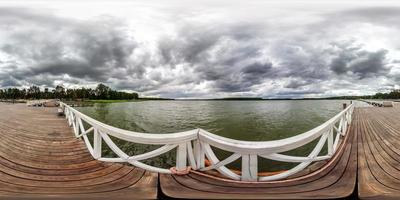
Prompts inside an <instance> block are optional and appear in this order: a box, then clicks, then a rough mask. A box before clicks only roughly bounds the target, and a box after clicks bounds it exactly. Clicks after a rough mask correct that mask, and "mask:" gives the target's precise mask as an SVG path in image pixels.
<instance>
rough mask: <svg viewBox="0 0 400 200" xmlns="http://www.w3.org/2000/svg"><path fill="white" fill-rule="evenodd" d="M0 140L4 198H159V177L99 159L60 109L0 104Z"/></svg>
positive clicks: (0, 183)
mask: <svg viewBox="0 0 400 200" xmlns="http://www.w3.org/2000/svg"><path fill="white" fill-rule="evenodd" d="M0 137H1V140H0V199H56V198H59V199H156V198H157V177H158V175H157V174H155V173H149V172H146V171H145V170H142V169H138V168H135V167H132V166H128V165H123V164H116V163H113V164H110V163H104V162H100V161H97V160H94V159H93V158H92V157H91V155H90V153H89V152H88V150H87V148H86V146H85V144H84V141H83V140H81V139H75V137H74V134H73V132H72V129H71V128H70V127H69V126H68V125H67V123H66V121H65V118H63V117H58V116H57V109H56V108H43V107H40V108H33V107H27V106H26V105H23V104H15V105H12V104H4V103H0ZM96 148H98V147H96ZM97 150H99V149H96V151H97Z"/></svg>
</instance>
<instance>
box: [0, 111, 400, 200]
mask: <svg viewBox="0 0 400 200" xmlns="http://www.w3.org/2000/svg"><path fill="white" fill-rule="evenodd" d="M64 109H65V108H64ZM66 114H67V119H68V120H66V119H65V118H64V117H60V116H57V108H46V107H27V106H26V105H24V104H6V103H0V136H1V140H0V199H157V198H162V199H169V198H171V199H345V198H359V199H400V140H399V137H400V123H399V122H400V106H398V105H397V104H396V103H395V104H394V106H393V107H356V108H354V111H353V110H352V109H347V110H346V111H344V112H342V114H339V115H338V116H336V117H335V118H333V119H331V120H330V121H328V122H327V123H326V124H327V126H325V125H321V127H320V128H318V127H317V128H316V129H315V130H314V129H313V130H312V131H310V132H307V133H304V134H302V136H300V137H297V138H290V139H288V140H282V141H281V143H285V142H287V144H288V145H286V146H283V147H282V148H286V149H287V148H289V147H290V148H295V147H296V146H295V145H293V143H295V144H298V143H299V141H300V142H303V143H306V142H308V140H310V141H311V139H313V140H314V137H316V139H317V141H318V140H319V142H318V144H317V145H316V147H315V149H314V151H315V152H316V153H314V154H313V153H311V154H310V155H309V156H308V157H307V156H306V157H293V156H285V155H283V154H281V153H279V152H283V151H279V149H278V150H276V149H277V148H275V149H271V145H277V147H280V148H281V146H282V145H281V144H279V145H278V144H276V143H268V142H267V143H255V144H257V145H259V146H258V147H254V148H255V149H257V151H259V152H258V154H255V155H256V157H257V156H265V157H268V158H271V159H276V160H285V161H288V162H298V163H300V164H299V166H300V167H299V166H298V167H297V168H294V169H291V170H289V171H288V172H284V173H282V174H280V175H272V176H264V175H261V174H260V173H259V174H254V172H255V173H257V167H255V166H254V163H257V162H256V160H254V159H253V158H252V154H251V151H247V152H250V155H247V157H246V151H244V152H242V151H243V149H239V150H240V152H242V154H240V155H236V154H235V153H233V154H232V156H230V157H229V158H228V159H225V160H221V161H219V160H218V159H216V158H215V157H214V156H215V155H213V152H212V151H210V149H209V148H210V147H209V146H208V145H220V144H219V143H218V141H220V140H223V142H221V144H223V145H224V146H222V147H225V148H227V149H232V151H236V149H235V148H233V147H231V146H229V144H230V143H229V142H236V144H237V145H238V148H252V147H251V146H246V145H247V143H244V142H242V143H241V142H237V141H231V140H225V139H222V138H220V137H217V136H214V135H212V134H211V133H208V132H206V131H204V130H194V131H188V132H183V133H179V134H175V135H174V134H173V135H172V136H168V137H169V138H166V140H162V141H160V139H159V138H158V137H159V136H158V135H152V134H149V135H146V136H142V135H140V134H138V133H134V132H132V133H130V132H129V134H128V132H126V131H123V130H120V129H116V128H113V127H109V126H107V125H104V124H101V123H98V122H96V121H95V120H92V119H90V118H88V117H87V116H84V115H82V114H81V113H79V112H76V111H74V109H72V108H70V109H69V110H68V111H66ZM67 121H68V123H69V124H70V125H71V126H72V127H70V126H68V123H67ZM82 121H85V122H82ZM348 122H351V124H349V126H348V127H347V125H346V124H347V123H348ZM83 123H88V124H86V126H83V125H82V124H83ZM88 125H92V127H91V128H88V127H89V126H88ZM90 132H92V136H93V137H94V139H93V142H92V143H93V145H91V144H90V142H89V140H88V135H89V133H90ZM335 132H336V134H334V133H335ZM93 134H98V136H96V135H93ZM108 134H110V135H111V136H114V137H121V138H124V139H126V140H128V141H135V142H140V143H150V142H151V141H152V139H154V138H155V139H154V142H152V143H155V144H158V145H159V144H164V143H165V146H162V147H161V148H160V149H157V150H154V151H151V152H148V153H144V154H141V155H135V156H128V155H126V154H125V153H124V152H122V151H121V150H120V149H119V148H118V147H117V146H116V145H115V144H114V143H112V141H111V140H108V139H109V138H108ZM130 134H133V136H132V137H139V136H141V138H133V139H132V138H130V137H131V135H130ZM315 134H319V136H318V137H317V136H314V135H315ZM163 137H164V136H163ZM165 137H167V136H165ZM77 138H78V139H77ZM79 138H83V139H79ZM182 138H183V139H182ZM318 138H321V139H318ZM335 138H336V139H335ZM102 140H104V141H103V142H105V143H107V145H109V146H110V148H111V149H113V151H115V152H116V153H117V154H119V157H118V158H103V157H102V156H101V143H102ZM293 141H294V142H293ZM96 142H97V143H96ZM161 142H164V143H161ZM177 142H180V143H177ZM182 142H184V143H182ZM206 142H209V143H206ZM189 143H190V144H189ZM198 143H201V144H202V146H205V147H206V148H204V149H203V150H202V149H200V150H199V145H198ZM191 144H193V145H194V146H193V148H192V146H191ZM263 145H265V146H263ZM298 145H300V144H298ZM298 145H297V146H298ZM323 145H327V146H328V147H329V148H328V149H329V150H328V154H327V155H322V156H321V155H319V154H320V153H319V152H320V150H321V148H322V146H323ZM207 146H208V147H207ZM218 147H220V146H218ZM320 147H321V148H320ZM172 148H177V158H176V159H177V166H175V167H176V168H175V169H174V170H171V171H178V172H182V171H181V169H183V168H186V166H192V170H191V171H190V172H189V173H188V174H184V175H177V174H174V173H171V171H170V170H169V169H161V168H156V167H152V166H148V165H145V164H144V163H141V162H140V160H142V159H145V158H151V157H154V156H157V155H160V154H161V153H164V152H167V151H169V150H171V149H172ZM239 150H238V151H239ZM253 150H254V149H253ZM99 151H100V152H99ZM254 151H255V150H254ZM262 151H264V152H269V154H265V153H260V152H262ZM190 152H192V153H193V154H191V153H190ZM275 152H276V153H275ZM202 153H203V154H202ZM201 155H202V156H201ZM205 155H206V156H207V157H209V159H210V158H211V160H210V161H209V162H211V165H210V166H202V165H204V162H205V160H204V158H205ZM237 158H241V159H242V166H243V168H242V173H241V174H236V175H235V174H232V173H230V172H232V171H229V169H228V168H224V164H226V163H229V161H233V160H235V159H237ZM179 159H180V160H179ZM246 159H247V162H248V164H249V165H247V164H246V163H245V164H243V162H244V161H245V160H246ZM252 159H253V160H252ZM120 162H126V163H127V164H121V163H120ZM310 163H313V164H314V165H313V164H311V165H310ZM298 169H301V170H298ZM245 170H248V171H247V172H245ZM253 170H255V171H253ZM150 171H153V172H150ZM154 171H156V172H159V173H155V172H154ZM210 172H211V173H210ZM216 173H220V175H218V176H215V174H216ZM244 173H247V174H244ZM213 174H214V175H213ZM224 174H226V175H227V176H223V175H224Z"/></svg>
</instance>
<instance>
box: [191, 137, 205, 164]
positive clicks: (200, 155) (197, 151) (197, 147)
mask: <svg viewBox="0 0 400 200" xmlns="http://www.w3.org/2000/svg"><path fill="white" fill-rule="evenodd" d="M193 151H194V158H195V159H196V165H197V168H199V169H201V168H204V151H202V149H201V144H200V140H199V139H197V140H195V141H194V148H193Z"/></svg>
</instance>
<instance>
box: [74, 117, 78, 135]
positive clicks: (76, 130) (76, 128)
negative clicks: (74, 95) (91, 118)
mask: <svg viewBox="0 0 400 200" xmlns="http://www.w3.org/2000/svg"><path fill="white" fill-rule="evenodd" d="M74 125H75V126H74V128H75V136H76V137H78V135H79V118H78V116H76V114H75V124H74Z"/></svg>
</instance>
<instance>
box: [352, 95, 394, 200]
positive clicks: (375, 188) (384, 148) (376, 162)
mask: <svg viewBox="0 0 400 200" xmlns="http://www.w3.org/2000/svg"><path fill="white" fill-rule="evenodd" d="M359 112H360V115H362V116H363V117H362V118H359V119H358V120H357V121H355V122H354V123H355V125H356V126H357V127H359V130H360V131H358V140H359V145H358V196H359V198H360V199H400V107H399V106H398V104H397V103H396V104H394V107H387V108H386V107H382V108H379V107H374V108H368V109H366V108H364V109H360V111H359Z"/></svg>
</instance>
